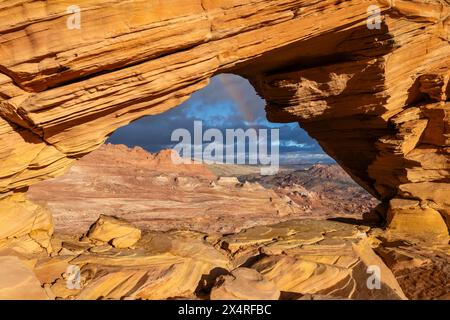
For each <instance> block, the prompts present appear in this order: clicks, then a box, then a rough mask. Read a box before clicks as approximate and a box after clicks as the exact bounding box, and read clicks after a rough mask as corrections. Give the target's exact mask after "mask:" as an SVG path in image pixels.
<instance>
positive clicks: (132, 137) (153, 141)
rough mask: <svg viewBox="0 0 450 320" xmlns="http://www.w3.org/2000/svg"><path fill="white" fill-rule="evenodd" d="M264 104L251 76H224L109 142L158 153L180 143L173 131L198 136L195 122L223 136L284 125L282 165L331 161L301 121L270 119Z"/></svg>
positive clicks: (127, 127)
mask: <svg viewBox="0 0 450 320" xmlns="http://www.w3.org/2000/svg"><path fill="white" fill-rule="evenodd" d="M264 106H265V102H264V100H262V99H261V98H260V97H258V96H257V95H256V92H255V91H254V89H253V87H252V86H251V85H250V84H249V83H248V81H247V80H245V79H243V78H241V77H238V76H235V75H228V74H227V75H219V76H216V77H214V78H212V79H211V83H210V84H209V85H208V86H207V87H206V88H204V89H203V90H200V91H198V92H196V93H194V94H193V95H192V97H191V98H190V99H189V100H188V101H186V102H185V103H183V104H182V105H180V106H179V107H177V108H174V109H171V110H169V111H168V112H165V113H163V114H161V115H156V116H148V117H145V118H142V119H140V120H137V121H135V122H133V123H131V124H129V125H128V126H126V127H123V128H121V129H119V130H117V131H116V132H114V134H113V135H112V136H111V137H110V138H109V141H108V142H110V143H115V144H125V145H128V146H130V147H133V146H141V147H143V148H144V149H146V150H148V151H151V152H157V151H159V150H161V149H168V148H172V147H174V146H175V145H176V144H177V143H178V142H179V141H171V136H172V132H173V131H174V130H176V129H180V128H183V129H187V130H189V131H190V132H191V133H192V137H193V128H194V121H202V123H203V130H207V129H209V128H217V129H219V130H220V131H222V132H223V133H224V136H225V135H226V134H225V130H226V129H238V128H241V129H244V130H247V129H249V128H256V129H258V130H259V129H267V130H270V129H279V135H280V140H279V150H280V163H282V164H288V163H290V164H297V163H305V162H307V163H309V162H329V161H331V159H330V158H329V157H328V156H326V155H325V154H324V152H323V151H322V149H321V148H320V146H319V145H318V144H317V143H316V141H315V140H313V139H312V138H310V137H309V136H308V135H307V134H306V132H305V131H304V130H302V129H301V128H300V127H299V126H298V124H297V123H291V124H273V123H269V122H268V121H267V120H266V117H265V111H264ZM268 135H269V136H270V131H268ZM224 143H226V141H224Z"/></svg>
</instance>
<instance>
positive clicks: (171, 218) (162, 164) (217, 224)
mask: <svg viewBox="0 0 450 320" xmlns="http://www.w3.org/2000/svg"><path fill="white" fill-rule="evenodd" d="M27 195H28V197H29V199H30V200H32V201H34V202H35V203H39V204H42V205H45V206H46V207H48V208H49V209H50V210H51V212H52V214H53V217H54V222H55V230H56V231H57V232H62V233H66V234H67V233H69V234H80V233H83V232H85V230H86V229H87V228H88V227H89V226H90V225H91V224H93V223H94V222H95V221H96V220H97V219H98V217H99V214H104V215H108V216H115V217H118V218H122V219H126V220H127V221H130V222H132V223H133V224H135V225H136V226H138V227H139V228H142V229H152V230H163V231H167V230H171V229H193V230H198V231H203V232H207V233H213V232H223V233H230V232H236V231H240V230H241V229H243V228H249V227H251V226H254V225H257V224H269V223H276V222H279V221H284V220H286V219H292V218H297V217H300V216H301V215H303V216H307V215H308V213H304V212H302V211H301V210H299V208H298V207H297V206H296V205H295V204H293V203H291V202H292V201H291V200H290V199H289V198H287V199H286V198H283V197H282V196H279V195H278V194H277V193H276V192H275V191H274V190H271V189H266V188H264V187H262V186H261V185H259V184H258V183H240V182H239V181H238V180H237V179H236V178H235V177H225V178H223V177H221V178H218V177H216V176H215V175H214V174H213V173H211V171H209V170H208V168H207V166H206V165H204V164H197V163H195V164H180V165H175V164H174V163H173V162H172V154H171V152H169V151H168V150H163V151H161V152H159V153H158V154H151V153H149V152H147V151H145V150H143V149H141V148H127V147H126V146H120V145H111V144H106V145H103V146H102V147H100V148H99V149H97V150H96V151H94V152H92V153H90V154H89V155H87V156H86V157H84V158H82V159H80V160H79V161H77V163H76V164H75V165H74V166H72V167H71V169H70V170H69V171H68V172H67V173H66V174H65V175H64V176H62V177H58V178H56V179H53V180H49V181H44V182H42V183H40V184H37V185H35V186H32V187H30V190H29V191H28V193H27ZM237 202H239V210H236V203H237ZM115 230H116V228H113V229H112V231H113V232H115ZM112 235H113V236H114V237H117V235H114V233H113V234H112ZM99 240H102V241H106V242H109V241H110V240H112V238H108V239H99ZM113 245H114V244H113Z"/></svg>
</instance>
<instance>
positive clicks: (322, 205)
mask: <svg viewBox="0 0 450 320" xmlns="http://www.w3.org/2000/svg"><path fill="white" fill-rule="evenodd" d="M265 105H266V102H265V101H264V100H263V99H261V98H260V97H258V96H257V94H256V92H255V90H254V89H253V87H252V86H251V84H250V83H249V82H248V81H247V80H245V79H244V78H242V77H239V76H236V75H232V74H222V75H219V76H216V77H213V78H212V79H211V82H210V84H209V85H208V86H206V87H205V88H204V89H202V90H199V91H198V92H196V93H194V94H193V96H192V97H191V98H190V99H189V100H187V101H186V102H184V103H183V104H182V105H180V106H178V107H177V108H174V109H171V110H169V111H167V112H164V113H162V114H159V115H154V116H148V117H144V118H142V119H140V120H137V121H135V122H132V123H131V124H129V125H127V126H125V127H122V128H120V129H118V130H116V131H115V132H114V133H113V135H112V136H111V137H110V138H109V139H108V140H107V144H106V146H103V147H101V148H100V149H99V150H96V151H94V152H93V153H92V154H89V155H87V156H85V157H84V158H83V159H81V160H80V161H77V163H76V164H75V165H74V166H73V167H72V168H71V169H70V170H69V172H68V173H66V174H65V175H63V176H62V177H60V178H57V179H54V180H51V181H48V182H43V183H40V184H38V185H36V186H32V187H31V188H30V190H29V192H28V196H29V198H30V199H31V200H33V201H35V202H37V203H40V204H43V205H45V206H47V207H48V208H49V209H50V211H51V212H52V214H53V218H54V223H55V230H56V231H57V232H63V233H71V234H81V233H83V232H84V231H85V230H87V229H88V228H89V226H90V225H91V224H93V223H94V222H95V221H96V220H97V219H98V216H99V214H100V213H101V214H103V215H107V216H115V217H119V218H123V219H126V220H127V221H130V222H132V223H134V224H136V225H137V226H139V227H140V228H141V229H142V230H159V231H167V230H171V229H190V230H195V231H201V232H206V233H212V232H221V233H233V232H238V231H241V230H242V229H243V228H249V227H252V226H255V225H261V224H268V223H276V222H280V221H287V220H293V219H299V218H308V217H314V218H323V219H327V218H350V219H355V220H357V219H361V215H362V214H366V213H368V212H369V211H370V210H371V209H372V208H373V207H375V206H376V205H377V201H376V200H375V199H374V198H373V197H371V196H370V195H369V194H368V193H366V192H365V191H364V190H363V189H362V188H360V187H359V186H358V185H356V184H355V183H353V181H352V180H351V178H350V177H349V176H347V175H346V174H345V173H344V172H343V171H342V169H341V168H340V167H339V166H338V165H336V164H335V162H334V160H333V159H332V158H330V157H328V156H327V155H326V154H325V153H324V152H323V150H322V149H321V147H320V146H319V145H318V144H317V142H316V141H315V140H314V139H312V138H310V137H309V136H308V135H307V134H306V132H305V131H303V130H302V129H301V128H300V127H299V126H298V123H291V124H276V123H269V122H268V121H267V120H266V113H265V110H264V107H265ZM179 130H183V131H185V132H186V133H187V136H188V138H186V139H187V140H186V141H184V140H183V141H180V140H179V138H180V136H178V135H175V136H174V133H176V132H177V131H179ZM211 130H214V131H213V132H215V133H217V134H218V136H215V137H214V138H213V139H212V138H211V137H209V138H208V139H206V140H205V137H206V135H207V133H208V132H210V131H211ZM196 131H198V132H196ZM230 131H231V135H230ZM239 131H240V132H241V135H240V136H239V134H237V133H236V132H239ZM274 132H276V141H275V140H274V139H275V138H274ZM262 133H264V135H263V134H262ZM196 135H200V136H199V137H196ZM229 137H232V140H231V141H228V139H229ZM240 137H242V138H243V140H242V139H241V140H240ZM183 138H184V137H183ZM198 138H199V139H200V140H198ZM217 139H219V140H217ZM263 139H266V140H264V141H263ZM212 143H214V144H215V147H214V150H213V152H212V153H207V149H208V148H211V147H210V146H211V144H212ZM177 145H182V148H181V150H182V151H185V150H189V154H183V153H181V154H180V156H181V157H184V158H185V159H184V160H194V162H195V164H191V163H190V161H178V160H181V159H179V157H178V155H177V156H175V158H173V155H174V154H175V153H176V152H177V151H176V150H177ZM186 145H188V147H189V148H186ZM197 146H200V147H201V149H200V150H201V153H200V155H199V154H196V153H194V151H195V149H196V148H197ZM230 146H231V148H230ZM274 146H276V150H274ZM261 148H264V149H265V152H266V151H267V156H268V160H271V161H274V159H275V157H276V158H277V159H276V161H275V163H267V162H265V163H261V161H260V159H258V158H259V156H260V150H259V149H261ZM230 150H231V151H230ZM214 152H220V157H219V156H218V155H216V154H214ZM229 152H230V154H229ZM242 153H243V154H242ZM264 156H266V154H264ZM252 159H254V162H252ZM269 162H270V161H269ZM269 169H271V170H272V171H271V170H269ZM235 201H239V206H238V207H236V206H235ZM76 212H82V213H83V214H80V215H79V216H78V215H76V214H75V213H76ZM68 221H70V223H68Z"/></svg>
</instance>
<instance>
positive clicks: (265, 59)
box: [0, 0, 450, 239]
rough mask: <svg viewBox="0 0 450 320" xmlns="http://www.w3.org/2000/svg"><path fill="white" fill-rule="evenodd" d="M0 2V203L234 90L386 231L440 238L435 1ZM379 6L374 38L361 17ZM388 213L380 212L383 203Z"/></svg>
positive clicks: (448, 25) (444, 59)
mask: <svg viewBox="0 0 450 320" xmlns="http://www.w3.org/2000/svg"><path fill="white" fill-rule="evenodd" d="M77 3H78V5H79V7H80V9H81V26H80V29H72V30H71V29H68V28H67V27H66V22H67V18H68V16H69V14H68V13H67V12H66V9H67V7H68V6H69V5H70V4H66V3H62V2H59V1H39V2H38V1H32V0H22V1H3V2H2V4H0V15H1V18H2V19H0V29H1V32H0V46H1V47H0V159H1V161H2V165H1V167H0V193H1V195H0V197H8V195H10V194H11V193H20V192H23V191H24V190H26V188H27V187H28V186H30V185H32V184H34V183H36V182H38V181H41V180H44V179H48V178H51V177H54V176H57V175H60V174H62V173H63V172H64V171H65V170H66V169H67V168H68V167H69V166H70V164H71V163H72V162H73V161H74V160H75V159H77V158H79V157H82V156H83V155H85V154H87V153H89V152H90V151H92V150H94V149H96V148H97V147H98V146H100V145H101V144H102V143H103V142H104V141H105V139H106V137H107V136H108V135H109V134H111V133H112V132H113V131H114V130H115V129H117V128H119V127H121V126H124V125H126V124H128V123H129V122H130V121H133V120H135V119H137V118H140V117H142V116H144V115H151V114H157V113H160V112H164V111H165V110H168V109H170V108H173V107H176V106H177V105H179V104H180V103H181V102H182V101H184V100H186V99H187V98H188V97H189V95H190V94H191V93H193V92H194V91H196V90H199V89H201V88H202V87H204V86H205V85H206V84H207V83H208V79H209V78H210V77H212V76H213V75H215V74H218V73H222V72H232V73H236V74H239V75H241V76H244V77H246V78H247V79H249V80H250V81H251V83H252V84H253V85H254V87H255V88H256V90H257V91H258V93H259V94H260V95H261V96H262V97H263V98H265V99H266V101H267V115H268V118H269V119H270V120H272V121H277V122H299V123H300V124H301V126H302V127H304V128H305V129H306V130H307V131H308V132H309V133H310V134H311V135H312V136H313V137H314V138H316V139H317V140H318V141H319V142H320V144H321V145H322V146H323V147H324V149H325V150H326V151H327V152H328V153H329V154H330V155H331V156H332V157H334V158H335V159H336V160H337V161H338V162H339V163H340V164H341V166H342V167H343V168H345V170H347V171H348V172H349V173H350V174H351V175H352V176H353V177H354V178H355V180H357V181H358V182H359V183H360V184H361V185H363V186H364V187H365V188H366V189H367V190H369V191H370V192H371V193H372V194H374V195H375V196H377V197H378V198H380V199H382V200H384V201H385V202H388V201H391V207H390V210H389V214H388V220H389V222H390V225H391V228H392V229H393V230H396V231H397V232H400V233H408V234H425V235H427V236H429V235H430V234H432V235H435V236H437V237H440V238H445V239H446V237H447V236H448V230H447V227H446V226H445V222H444V220H445V219H447V222H448V219H449V215H450V202H449V201H450V200H449V199H450V184H449V179H450V164H449V150H450V149H449V146H450V145H449V134H450V131H449V130H450V129H449V126H450V125H449V112H450V111H449V110H450V109H449V107H450V103H449V96H450V86H449V77H450V43H449V41H450V33H449V32H450V18H449V16H450V3H449V2H448V1H446V0H413V1H400V0H396V1H388V0H377V1H375V0H372V1H368V0H367V1H366V0H347V1H340V0H326V1H303V0H271V1H263V0H253V1H249V0H195V1H193V0H165V1H148V0H146V1H143V0H142V1H140V0H135V1H127V2H122V1H117V0H95V1H94V0H82V1H77ZM373 4H376V5H378V6H379V7H380V8H381V12H382V24H381V28H380V29H373V30H371V29H369V28H367V17H368V13H367V8H368V7H369V6H370V5H373ZM392 199H393V200H392Z"/></svg>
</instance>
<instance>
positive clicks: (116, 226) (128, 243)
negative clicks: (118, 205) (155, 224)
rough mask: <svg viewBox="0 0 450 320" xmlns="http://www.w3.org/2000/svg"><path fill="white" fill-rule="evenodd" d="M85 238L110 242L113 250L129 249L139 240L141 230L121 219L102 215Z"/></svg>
mask: <svg viewBox="0 0 450 320" xmlns="http://www.w3.org/2000/svg"><path fill="white" fill-rule="evenodd" d="M87 237H88V238H90V239H93V240H97V241H102V242H108V243H109V242H110V243H111V245H112V246H113V247H115V248H130V247H132V246H134V245H135V244H136V242H138V241H139V239H140V238H141V230H139V229H137V228H135V227H134V226H132V225H131V224H130V223H129V222H127V221H124V220H122V219H118V218H114V217H108V216H103V215H102V216H100V218H98V220H97V221H96V222H95V223H94V224H93V225H92V226H91V228H90V229H89V231H88V233H87Z"/></svg>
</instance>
